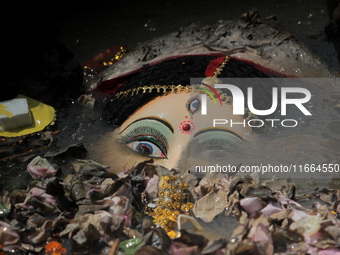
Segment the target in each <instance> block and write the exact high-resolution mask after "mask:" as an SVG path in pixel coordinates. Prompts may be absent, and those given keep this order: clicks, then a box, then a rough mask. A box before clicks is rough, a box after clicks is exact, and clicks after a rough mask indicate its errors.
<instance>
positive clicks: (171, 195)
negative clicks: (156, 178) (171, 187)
mask: <svg viewBox="0 0 340 255" xmlns="http://www.w3.org/2000/svg"><path fill="white" fill-rule="evenodd" d="M165 196H166V197H167V198H173V197H174V193H173V192H171V191H167V192H166V193H165Z"/></svg>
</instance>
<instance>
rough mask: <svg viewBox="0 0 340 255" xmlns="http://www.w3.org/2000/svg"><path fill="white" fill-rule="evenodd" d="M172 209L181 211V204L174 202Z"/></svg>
mask: <svg viewBox="0 0 340 255" xmlns="http://www.w3.org/2000/svg"><path fill="white" fill-rule="evenodd" d="M172 207H173V208H174V209H175V210H179V208H181V204H180V203H179V202H173V203H172Z"/></svg>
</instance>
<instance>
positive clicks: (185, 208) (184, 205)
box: [181, 204, 189, 212]
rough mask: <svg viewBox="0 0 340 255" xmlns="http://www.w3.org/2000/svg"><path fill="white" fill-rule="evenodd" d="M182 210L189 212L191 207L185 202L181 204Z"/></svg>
mask: <svg viewBox="0 0 340 255" xmlns="http://www.w3.org/2000/svg"><path fill="white" fill-rule="evenodd" d="M181 210H182V211H183V212H188V211H189V207H188V206H187V205H186V204H183V205H182V206H181Z"/></svg>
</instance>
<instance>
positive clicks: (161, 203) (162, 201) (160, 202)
mask: <svg viewBox="0 0 340 255" xmlns="http://www.w3.org/2000/svg"><path fill="white" fill-rule="evenodd" d="M156 205H157V206H159V207H162V206H163V205H164V200H163V198H158V199H157V201H156Z"/></svg>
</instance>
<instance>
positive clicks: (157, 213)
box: [154, 207, 163, 215]
mask: <svg viewBox="0 0 340 255" xmlns="http://www.w3.org/2000/svg"><path fill="white" fill-rule="evenodd" d="M154 212H155V214H156V215H160V214H162V213H163V209H162V208H160V207H156V208H155V210H154Z"/></svg>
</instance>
